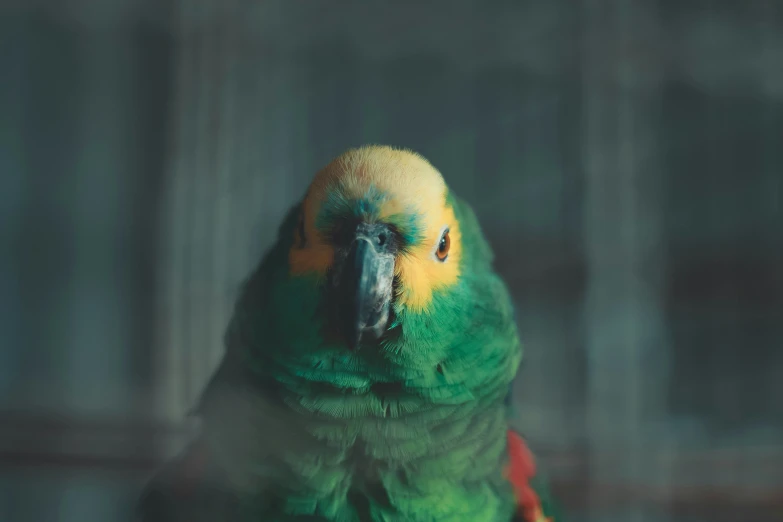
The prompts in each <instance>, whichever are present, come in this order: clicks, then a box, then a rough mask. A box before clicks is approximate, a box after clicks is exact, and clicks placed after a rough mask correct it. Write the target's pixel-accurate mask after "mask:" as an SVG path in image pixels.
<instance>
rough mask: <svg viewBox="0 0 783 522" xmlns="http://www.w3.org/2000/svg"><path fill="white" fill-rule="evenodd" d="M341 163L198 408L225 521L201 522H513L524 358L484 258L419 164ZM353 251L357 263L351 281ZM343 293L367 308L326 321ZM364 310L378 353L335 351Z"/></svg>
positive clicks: (247, 306)
mask: <svg viewBox="0 0 783 522" xmlns="http://www.w3.org/2000/svg"><path fill="white" fill-rule="evenodd" d="M348 154H349V155H352V156H348V159H345V158H343V159H338V160H336V161H335V162H333V164H332V165H331V166H330V167H327V169H325V171H324V172H323V173H321V174H319V176H318V177H317V178H316V182H314V184H313V187H311V189H310V191H309V192H308V195H307V197H306V198H305V200H304V202H303V203H302V204H300V205H298V206H296V207H295V208H294V209H292V211H291V212H290V213H289V214H288V216H287V218H286V219H285V220H284V222H283V224H282V226H281V227H280V234H279V238H278V240H277V242H276V244H275V245H274V246H273V248H272V250H271V251H270V252H269V253H268V254H267V255H266V256H265V258H264V259H263V261H262V262H261V263H260V265H259V266H258V268H257V269H256V270H255V271H254V273H253V274H252V275H251V276H250V278H249V279H248V281H247V283H246V284H245V286H244V288H243V291H242V294H241V296H240V298H239V299H238V301H237V304H236V306H235V309H234V314H233V317H232V319H231V322H230V325H229V327H228V329H227V333H226V338H225V343H226V356H225V358H224V360H223V362H222V364H221V366H220V368H219V370H218V371H217V373H216V375H215V376H214V377H213V379H212V380H211V382H210V383H209V385H208V387H207V389H206V391H205V393H204V395H203V398H202V401H201V404H200V407H199V413H200V415H201V417H202V419H203V431H202V436H201V441H202V444H203V446H204V448H205V452H206V453H207V454H208V455H209V459H208V460H209V466H208V473H207V474H208V475H209V476H210V477H212V478H213V480H212V482H211V484H213V487H212V489H215V490H217V491H220V492H222V493H221V494H222V495H227V496H228V498H230V499H232V500H231V502H230V503H231V505H232V506H233V508H232V510H234V511H232V512H231V516H230V517H228V516H227V517H224V518H219V517H214V518H211V520H215V521H218V520H269V521H278V520H279V521H288V520H300V519H301V520H334V521H346V522H348V521H365V520H367V521H371V520H374V521H389V522H391V521H397V520H414V521H415V520H419V521H434V520H438V521H446V522H448V521H455V522H456V521H475V522H481V521H492V522H495V521H508V520H511V518H512V515H513V513H514V512H515V510H516V502H515V496H514V490H513V489H512V486H511V484H510V483H509V481H508V480H507V477H506V476H505V474H504V466H505V464H506V462H507V460H508V455H507V451H506V444H507V440H506V432H507V429H508V425H507V405H506V401H505V399H506V397H507V394H508V390H509V386H510V383H511V382H512V380H513V378H514V376H515V374H516V371H517V368H518V365H519V362H520V360H521V354H522V351H521V345H520V343H519V338H518V336H517V330H516V326H515V324H514V321H513V313H512V304H511V299H510V296H509V294H508V291H507V289H506V287H505V285H504V284H503V282H502V281H501V280H500V278H499V277H498V276H497V275H496V274H495V273H494V271H493V270H492V252H491V250H490V248H489V245H488V244H487V242H486V241H485V240H484V237H483V235H482V233H481V230H480V227H479V225H478V222H477V220H476V219H475V216H474V215H473V213H472V211H471V210H470V208H469V207H468V206H467V205H466V204H465V203H463V202H462V201H461V200H460V199H459V198H457V197H456V196H455V195H454V194H453V193H451V192H449V191H448V190H447V189H446V187H445V184H443V183H442V178H440V175H439V174H438V173H437V171H435V170H434V169H432V167H431V166H429V164H428V163H426V162H425V161H424V160H423V159H421V158H419V157H417V156H415V155H412V154H409V153H406V152H402V151H393V150H391V149H386V148H368V149H360V150H358V151H351V152H349V153H348ZM390 158H391V159H390ZM348 160H350V161H348ZM390 165H391V167H390ZM392 167H394V168H396V169H397V170H392ZM330 169H331V170H330ZM351 169H354V170H351ZM384 169H386V170H384ZM405 169H407V170H405ZM400 170H402V171H403V172H404V173H405V176H407V177H401V176H402V175H400V174H399V171H400ZM354 171H355V172H354ZM395 176H396V177H395ZM398 178H399V179H402V180H403V181H405V182H406V183H410V185H411V187H412V188H417V187H418V188H419V189H420V193H421V194H424V195H425V196H426V195H427V194H434V195H435V197H434V199H436V200H435V201H431V199H433V198H432V197H430V198H427V197H425V196H422V197H421V198H418V196H417V195H416V194H409V193H408V192H407V191H401V190H395V188H396V187H397V186H398V185H399V183H400V181H398ZM395 183H396V184H395ZM440 187H442V189H441V188H440ZM438 194H440V195H438ZM313 210H315V213H316V215H311V216H308V215H307V212H308V211H313ZM439 220H440V221H439ZM443 220H449V221H448V222H441V221H443ZM376 225H377V226H376ZM357 227H358V228H357ZM362 227H364V228H362ZM373 227H374V228H373ZM449 230H451V234H452V236H453V238H452V241H453V244H451V246H450V248H451V250H450V251H449V243H448V241H445V240H444V235H445V234H449ZM357 231H358V232H357ZM362 231H364V232H362ZM367 231H369V232H367ZM346 234H347V235H346ZM355 234H359V235H355ZM362 234H364V235H362ZM367 234H369V235H367ZM301 235H305V236H307V237H298V236H301ZM387 236H388V237H387ZM346 238H347V239H346ZM446 239H449V238H448V237H447V238H446ZM341 241H345V243H344V244H343V243H341ZM357 241H358V242H362V241H364V242H368V243H366V244H367V245H370V246H369V247H368V248H370V252H371V253H370V254H367V255H369V257H366V258H365V257H363V258H362V259H365V264H363V265H360V266H359V267H358V268H357V265H351V264H350V263H352V259H353V256H354V255H359V254H355V252H358V250H357V249H356V244H357ZM373 241H375V242H373ZM361 244H362V245H364V244H365V243H361ZM444 244H445V245H446V246H445V247H444ZM444 250H445V251H446V252H445V254H444V252H443V251H444ZM362 255H365V254H362ZM387 256H396V257H395V259H396V262H395V263H394V277H393V281H392V279H391V276H390V275H389V280H388V281H387V280H386V278H385V277H383V276H384V274H385V272H384V270H385V269H384V268H383V266H384V265H383V262H382V261H383V260H384V259H387V258H388V257H387ZM368 259H369V261H367V260H368ZM367 263H369V264H367ZM449 263H450V264H449ZM352 270H353V271H355V270H359V273H357V274H356V278H350V277H347V276H344V275H343V276H340V277H338V276H339V275H340V274H347V273H349V272H351V271H352ZM368 273H369V274H370V276H372V277H370V276H368V275H367V274H368ZM368 277H370V279H368ZM373 277H374V279H373ZM368 281H371V283H368ZM386 284H388V285H391V286H389V287H388V288H386V287H384V288H386V290H384V289H383V288H381V289H379V286H384V285H386ZM346 285H348V286H349V290H350V291H349V292H348V293H347V294H346V293H345V292H343V293H340V292H341V291H342V290H341V289H342V288H343V287H345V286H346ZM352 292H353V293H352ZM356 292H359V294H356V295H358V297H357V299H361V298H362V297H363V296H364V297H366V296H368V295H369V296H371V297H372V298H373V299H376V300H380V301H378V303H376V302H375V301H373V300H370V301H369V304H367V305H366V306H365V305H363V306H364V307H359V308H355V307H349V308H350V313H349V312H348V311H347V310H348V308H346V307H345V306H342V305H338V304H339V303H344V302H346V301H338V300H336V298H335V296H336V295H348V296H349V297H350V296H352V295H355V293H356ZM381 301H383V303H381ZM381 304H385V305H387V306H388V313H387V312H386V311H385V310H386V309H385V308H383V307H380V306H381ZM367 307H369V308H367ZM379 307H380V308H379ZM368 310H369V311H368ZM379 310H381V311H382V313H381V315H382V316H383V317H382V318H381V319H378V320H379V321H380V322H379V323H378V324H380V325H382V331H381V332H380V333H379V335H378V336H377V338H376V337H375V336H373V335H370V334H369V333H368V334H367V335H370V337H369V341H366V340H365V339H366V337H363V336H359V337H358V338H357V339H361V341H358V344H356V345H355V346H353V345H352V344H351V343H347V341H346V339H348V337H346V335H347V334H346V329H350V328H351V327H352V325H353V323H351V322H350V321H349V319H351V318H352V317H353V314H361V313H366V314H369V315H366V317H372V321H375V320H376V319H377V317H378V313H379V312H378V311H379ZM346 314H347V316H346ZM387 315H388V317H387ZM336 317H337V318H346V319H348V320H346V321H345V322H343V323H340V322H339V321H336V320H335V318H336ZM361 317H365V316H361ZM341 325H342V326H341ZM345 325H347V326H345ZM365 326H367V325H364V323H361V325H360V326H357V327H361V328H364V329H365V330H366V331H367V332H370V333H373V332H374V331H373V330H372V329H370V328H369V326H372V325H369V326H367V327H366V328H365ZM376 326H377V325H376ZM221 498H223V497H221ZM150 520H152V519H150Z"/></svg>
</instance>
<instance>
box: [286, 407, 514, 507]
mask: <svg viewBox="0 0 783 522" xmlns="http://www.w3.org/2000/svg"><path fill="white" fill-rule="evenodd" d="M491 421H492V419H488V422H487V423H486V424H485V425H484V426H482V427H483V428H485V429H483V430H481V432H480V433H475V434H474V435H475V436H473V437H471V436H468V433H467V432H466V433H465V436H463V437H461V438H460V437H451V438H449V437H443V438H439V437H438V435H439V429H438V428H433V429H430V430H428V432H429V433H428V434H427V435H426V436H422V437H411V438H408V439H404V440H400V439H399V438H394V437H389V436H388V433H387V436H384V435H383V433H375V434H374V436H370V437H361V436H359V437H356V438H355V439H353V440H352V441H349V440H346V441H344V445H341V444H339V443H338V444H335V445H334V450H333V451H330V452H325V453H323V454H322V455H320V456H318V457H317V458H315V459H312V458H311V457H306V458H308V460H309V461H315V462H317V464H316V465H317V469H316V470H313V469H306V468H305V467H300V468H298V469H300V470H301V471H300V472H299V480H298V484H297V485H296V486H295V487H294V488H291V494H290V497H289V499H287V501H286V503H287V505H288V507H287V508H286V511H287V512H291V509H290V506H295V505H299V504H302V503H304V504H307V506H306V509H305V510H304V511H307V512H310V513H313V512H315V513H316V514H317V516H319V518H320V519H321V520H335V521H336V520H346V521H349V520H350V521H365V520H366V521H372V520H385V521H393V520H400V521H403V520H405V521H416V520H421V521H435V520H437V521H449V520H453V521H455V522H456V521H465V520H470V521H475V522H481V521H488V522H489V521H492V522H494V521H505V520H510V519H511V514H512V512H513V506H514V501H513V493H512V492H511V488H510V486H509V484H508V482H507V481H506V480H505V478H504V477H503V466H502V460H503V459H502V454H501V453H502V452H503V451H504V447H505V446H504V441H505V431H504V430H503V429H502V428H501V429H499V430H498V431H497V434H495V433H494V430H486V427H488V426H491V425H492V424H494V423H493V422H491ZM471 425H472V423H470V422H467V423H466V426H471ZM498 426H499V427H500V425H499V424H498ZM439 428H442V427H439ZM365 433H367V434H371V433H372V430H370V429H366V430H365ZM492 439H498V440H497V443H494V442H495V441H494V440H492ZM292 469H293V468H292Z"/></svg>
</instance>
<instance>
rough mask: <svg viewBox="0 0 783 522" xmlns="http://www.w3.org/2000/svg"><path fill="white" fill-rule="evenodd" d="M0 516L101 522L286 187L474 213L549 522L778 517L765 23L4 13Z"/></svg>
mask: <svg viewBox="0 0 783 522" xmlns="http://www.w3.org/2000/svg"><path fill="white" fill-rule="evenodd" d="M0 71H1V72H0V343H1V344H0V346H1V347H2V351H0V521H2V522H28V521H30V522H49V521H63V522H71V521H73V522H76V521H78V522H84V521H101V522H113V521H118V522H119V521H127V520H130V519H131V511H130V509H131V506H132V504H133V502H134V501H135V498H136V495H137V493H138V490H139V488H140V486H141V485H142V484H143V482H144V480H145V479H146V478H147V477H148V476H149V475H150V473H151V472H152V471H153V469H154V468H155V466H157V465H158V464H159V463H160V462H161V461H162V459H163V458H165V457H166V456H169V455H171V453H172V452H174V451H176V450H177V449H178V448H179V447H181V445H182V444H183V443H184V441H186V440H187V437H188V433H189V431H188V430H189V425H188V423H187V422H185V417H186V412H187V410H188V408H189V407H190V406H192V405H193V401H194V399H195V397H196V395H197V394H198V392H199V390H200V388H201V387H202V386H203V384H204V381H205V379H206V378H207V376H208V375H209V374H210V372H211V371H212V369H213V368H214V366H215V365H216V364H217V362H218V360H219V359H220V357H221V353H222V344H221V336H222V331H223V329H224V327H225V325H226V322H227V320H228V316H229V313H230V308H231V305H232V302H233V300H234V298H235V297H236V295H237V291H238V288H239V285H240V283H241V282H242V280H243V278H244V277H245V276H246V275H247V274H248V272H249V270H250V269H251V267H252V265H253V264H254V263H255V262H256V261H257V260H258V259H259V258H260V256H261V255H262V254H263V253H264V252H265V250H266V249H267V248H268V247H269V246H270V244H271V241H272V240H273V237H274V234H275V231H276V228H277V225H278V223H279V221H280V219H281V217H282V215H283V213H284V212H285V211H286V209H288V208H289V207H290V206H291V205H292V204H293V203H294V202H295V201H296V200H297V199H298V198H300V197H301V196H302V195H303V191H304V189H305V187H306V185H307V183H308V181H309V180H310V178H311V177H312V175H313V174H314V172H315V171H316V170H317V169H318V168H319V167H321V166H323V165H324V164H326V163H327V162H328V161H329V160H331V159H332V158H333V157H334V156H336V155H338V154H339V153H340V152H342V151H343V150H345V149H346V148H348V147H351V146H357V145H361V144H365V143H372V142H375V143H385V144H391V145H395V146H401V147H409V148H413V149H415V150H417V151H419V152H421V153H422V154H424V155H425V156H426V157H427V158H429V159H430V160H431V161H432V162H433V163H434V165H435V166H436V167H437V168H439V169H440V170H441V171H442V172H443V174H444V176H445V177H446V179H447V182H448V183H449V184H450V185H451V187H452V188H453V190H454V191H455V192H457V193H458V194H460V195H462V196H463V197H464V198H466V199H467V200H468V201H469V202H470V203H471V204H472V205H473V207H474V208H475V210H476V212H477V214H478V215H479V218H480V220H481V222H482V224H483V226H484V228H485V230H486V232H487V234H488V236H489V238H490V240H491V242H492V244H493V246H494V249H495V251H496V253H497V269H498V270H499V271H500V273H501V274H502V275H503V277H504V278H505V280H506V281H507V282H508V284H509V286H510V287H511V290H512V293H513V295H514V298H515V301H516V306H517V311H518V321H519V325H520V329H521V333H522V336H523V341H524V343H525V347H526V363H525V366H524V369H523V371H522V373H521V375H520V378H519V380H518V383H517V386H516V392H515V393H516V395H517V401H518V403H519V408H518V413H519V415H518V419H517V425H518V427H520V428H521V429H522V430H523V431H524V432H525V433H526V434H527V436H528V437H529V439H530V441H531V445H532V447H533V448H534V450H535V451H536V452H538V454H539V456H540V461H541V466H542V467H543V468H544V469H545V470H546V471H547V472H548V474H549V475H550V477H551V478H552V481H553V489H554V490H555V492H556V493H557V494H558V495H559V496H560V498H561V502H562V504H563V505H564V507H565V509H566V511H567V513H568V514H569V515H570V516H569V518H568V520H570V521H581V522H585V521H596V522H598V521H600V522H614V521H618V522H619V521H622V522H627V521H660V522H663V521H672V522H695V521H705V522H707V521H709V522H715V521H724V520H725V521H737V522H766V521H773V520H775V521H781V520H783V270H782V269H783V206H782V203H781V198H782V197H783V4H781V2H776V1H773V0H769V1H761V0H746V1H743V2H739V1H736V0H701V1H690V2H684V1H681V0H582V1H581V2H569V1H566V0H548V1H546V2H544V1H540V2H532V1H518V2H511V1H484V2H479V1H478V0H476V1H462V0H460V1H458V0H450V1H448V2H446V1H441V0H436V1H430V2H410V1H402V0H397V1H396V2H394V3H391V2H359V1H354V2H345V1H339V2H338V1H334V2H330V3H328V4H327V3H326V2H307V3H305V2H298V1H292V0H289V1H283V0H264V1H255V2H250V1H239V0H221V1H217V0H213V1H209V0H192V1H187V2H186V1H184V0H180V1H176V0H156V1H146V0H136V1H133V0H103V1H100V2H99V1H97V0H94V1H89V0H75V1H71V2H54V1H32V0H28V1H22V0H18V1H15V0H5V1H3V3H2V7H0Z"/></svg>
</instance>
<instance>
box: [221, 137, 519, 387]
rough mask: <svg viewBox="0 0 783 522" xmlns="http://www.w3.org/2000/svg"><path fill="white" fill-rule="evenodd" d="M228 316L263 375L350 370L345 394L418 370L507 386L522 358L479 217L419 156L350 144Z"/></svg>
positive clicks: (342, 375) (317, 377) (314, 376)
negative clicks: (232, 317) (278, 369)
mask: <svg viewBox="0 0 783 522" xmlns="http://www.w3.org/2000/svg"><path fill="white" fill-rule="evenodd" d="M238 310H239V311H240V312H242V313H241V314H240V313H238V314H235V315H236V317H235V319H238V321H237V320H235V323H237V324H240V323H244V324H245V325H246V326H245V327H242V328H241V329H242V330H243V333H242V334H241V336H242V338H243V341H242V342H243V343H244V344H245V345H246V346H251V347H252V349H253V350H254V351H255V352H256V353H259V352H261V353H260V355H262V357H263V358H264V359H265V360H266V361H267V362H266V363H264V364H263V368H264V369H263V371H264V372H269V373H270V374H271V373H272V372H273V370H271V368H273V367H274V366H276V365H279V366H281V367H285V368H286V375H293V376H294V377H292V378H293V379H298V378H303V376H306V378H307V379H310V381H320V382H324V381H328V380H330V379H338V380H339V379H347V377H346V372H350V373H351V374H352V377H351V379H354V380H355V381H356V383H357V385H356V386H348V384H347V381H341V383H340V387H344V386H343V385H345V386H347V387H352V388H354V391H356V389H357V388H362V389H364V388H365V387H367V386H370V385H371V384H372V383H373V382H376V381H379V380H380V381H384V380H386V381H392V380H398V381H399V380H402V381H407V382H411V380H410V379H411V378H412V376H413V375H414V374H417V372H419V373H418V375H420V377H421V378H423V379H425V378H426V379H435V380H437V379H440V378H446V379H448V378H449V377H451V378H455V379H456V378H457V377H458V375H466V374H465V372H473V373H474V374H475V375H473V377H474V378H475V379H476V382H477V384H478V383H479V382H483V383H486V382H488V381H492V382H493V387H494V385H495V384H497V385H498V386H502V385H504V384H505V385H508V383H509V382H510V381H511V379H512V378H513V375H514V374H515V373H516V368H517V366H518V364H517V363H519V361H520V358H521V348H520V344H519V341H518V338H517V331H516V326H515V324H514V318H513V311H512V305H511V299H510V296H509V293H508V291H507V289H506V287H505V285H504V284H503V282H502V281H501V280H500V278H499V277H498V276H497V275H496V274H495V273H494V271H493V269H492V252H491V250H490V248H489V245H488V243H487V242H486V240H485V239H484V237H483V235H482V233H481V229H480V228H479V225H478V223H477V220H476V218H475V215H474V214H473V212H472V211H471V210H470V208H469V207H468V206H467V205H466V204H465V203H463V202H462V201H461V200H460V199H459V198H457V197H456V196H455V195H454V194H453V193H452V192H451V191H450V190H449V188H448V187H447V185H446V183H445V181H444V179H443V176H441V174H440V172H438V170H437V169H436V168H435V167H433V166H432V165H431V164H430V163H429V162H428V161H427V160H425V159H424V158H422V157H421V156H419V155H417V154H415V153H412V152H410V151H406V150H397V149H393V148H391V147H385V146H367V147H362V148H358V149H353V150H349V151H348V152H346V153H344V154H342V155H341V156H339V157H338V158H336V159H335V160H333V161H332V162H331V163H329V164H328V165H327V166H326V167H325V168H323V169H322V170H321V171H320V172H318V173H317V174H316V175H315V178H314V180H313V181H312V183H311V185H310V187H309V188H308V190H307V191H306V194H305V196H304V198H303V199H302V201H300V203H299V204H298V205H297V206H296V207H295V208H294V209H293V210H292V212H291V213H290V214H289V215H288V217H287V219H286V220H285V222H284V223H283V225H282V226H281V228H280V232H279V236H278V241H277V244H276V246H275V248H274V249H273V251H272V253H271V254H270V255H269V256H267V258H266V260H265V261H264V262H263V263H262V265H261V266H260V268H259V270H257V272H256V274H255V275H254V276H253V277H251V280H250V282H249V285H248V286H247V288H246V290H245V297H244V299H241V300H240V303H239V307H238ZM248 312H252V313H248ZM253 334H256V338H257V341H255V340H252V339H250V336H251V335H253ZM262 346H263V347H264V348H262V349H261V348H259V347H262ZM256 361H259V359H258V358H256ZM261 366H262V365H261V363H260V362H259V368H260V367H261ZM478 369H484V370H486V371H485V372H481V371H477V370H478ZM357 371H358V372H360V373H361V377H360V376H359V374H357ZM330 372H331V373H330ZM421 372H425V373H426V375H425V373H421ZM449 372H452V373H451V374H450V373H449ZM334 375H339V377H334ZM444 375H445V376H446V377H443V376H444ZM439 376H440V377H439ZM273 377H274V378H275V379H276V380H280V379H286V378H287V377H285V375H283V372H276V373H274V376H273ZM291 385H292V386H294V384H293V383H292V384H291Z"/></svg>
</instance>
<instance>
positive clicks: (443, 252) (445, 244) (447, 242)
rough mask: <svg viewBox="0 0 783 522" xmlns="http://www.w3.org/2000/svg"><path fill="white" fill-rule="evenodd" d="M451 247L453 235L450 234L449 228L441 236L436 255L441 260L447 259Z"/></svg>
mask: <svg viewBox="0 0 783 522" xmlns="http://www.w3.org/2000/svg"><path fill="white" fill-rule="evenodd" d="M450 248H451V237H450V236H449V229H448V228H447V229H446V230H445V231H444V232H443V235H442V236H441V237H440V242H439V243H438V249H437V250H436V251H435V255H436V256H437V258H438V259H439V260H440V261H445V260H446V258H447V257H449V249H450Z"/></svg>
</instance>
